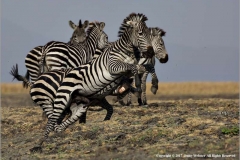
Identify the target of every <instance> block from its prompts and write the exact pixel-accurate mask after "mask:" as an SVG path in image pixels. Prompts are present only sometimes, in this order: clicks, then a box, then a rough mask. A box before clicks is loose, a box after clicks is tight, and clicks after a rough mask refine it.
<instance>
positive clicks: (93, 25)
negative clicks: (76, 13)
mask: <svg viewBox="0 0 240 160" xmlns="http://www.w3.org/2000/svg"><path fill="white" fill-rule="evenodd" d="M99 25H100V22H98V21H94V22H91V23H89V25H88V29H87V35H89V34H90V33H91V32H92V30H93V28H94V27H99Z"/></svg>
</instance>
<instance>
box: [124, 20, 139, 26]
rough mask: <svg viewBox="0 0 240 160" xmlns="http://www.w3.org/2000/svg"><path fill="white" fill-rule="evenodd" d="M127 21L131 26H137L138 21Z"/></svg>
mask: <svg viewBox="0 0 240 160" xmlns="http://www.w3.org/2000/svg"><path fill="white" fill-rule="evenodd" d="M126 23H127V24H128V25H129V26H131V27H137V22H133V21H127V22H126Z"/></svg>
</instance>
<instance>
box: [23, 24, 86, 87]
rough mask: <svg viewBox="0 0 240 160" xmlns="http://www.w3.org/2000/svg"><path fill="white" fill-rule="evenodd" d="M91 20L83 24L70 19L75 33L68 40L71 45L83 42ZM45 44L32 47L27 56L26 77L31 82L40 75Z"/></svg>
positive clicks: (24, 84) (25, 85)
mask: <svg viewBox="0 0 240 160" xmlns="http://www.w3.org/2000/svg"><path fill="white" fill-rule="evenodd" d="M88 24H89V22H88V21H87V20H86V21H85V22H84V23H83V24H82V22H81V20H79V24H78V25H76V24H74V23H73V22H72V21H71V20H70V21H69V26H70V27H71V28H72V29H73V30H74V31H73V34H72V36H71V38H70V41H69V42H68V44H69V45H77V44H78V43H82V42H84V41H85V40H86V37H87V36H86V31H85V29H86V28H87V27H88ZM42 49H43V46H37V47H35V48H34V49H32V50H31V51H30V52H29V53H28V54H27V56H26V58H25V66H26V68H27V73H26V75H25V78H27V79H29V76H30V79H31V82H32V83H34V82H35V81H36V79H37V78H38V77H39V72H40V71H39V70H40V69H39V62H40V59H41V56H42ZM23 86H24V87H27V86H28V85H27V84H26V83H24V82H23Z"/></svg>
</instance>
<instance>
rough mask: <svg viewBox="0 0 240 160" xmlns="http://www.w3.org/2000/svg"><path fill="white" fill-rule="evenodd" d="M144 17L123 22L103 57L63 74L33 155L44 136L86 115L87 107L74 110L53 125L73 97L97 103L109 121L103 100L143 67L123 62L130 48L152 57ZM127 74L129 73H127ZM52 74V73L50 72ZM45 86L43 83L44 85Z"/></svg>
mask: <svg viewBox="0 0 240 160" xmlns="http://www.w3.org/2000/svg"><path fill="white" fill-rule="evenodd" d="M146 20H147V17H146V16H145V15H143V14H136V13H132V14H130V15H129V16H128V17H126V18H125V19H124V20H123V23H122V24H121V27H120V30H119V32H118V36H119V39H118V40H117V41H116V42H114V43H113V44H112V45H110V47H108V48H107V49H105V50H104V52H103V54H101V55H100V56H99V57H97V58H96V59H95V60H94V61H91V62H88V63H87V64H84V65H81V66H80V67H77V68H74V69H73V70H71V71H70V72H69V73H68V74H66V76H65V78H64V79H63V82H62V83H61V85H60V87H59V88H58V90H57V93H56V97H55V100H54V108H53V109H54V110H53V113H52V115H51V116H49V117H50V118H49V119H48V122H47V125H46V129H45V133H44V139H43V140H40V143H39V145H38V146H36V147H34V148H32V149H31V151H32V152H33V151H37V150H38V149H40V148H41V145H42V143H43V142H44V140H45V139H46V138H47V137H48V134H49V133H50V132H51V131H52V130H54V129H55V131H57V132H59V131H62V130H64V129H66V128H67V126H68V125H71V124H72V123H74V122H75V121H76V120H77V119H78V118H79V117H80V116H81V115H82V114H83V113H85V112H86V110H87V108H88V106H89V104H86V105H83V106H82V107H76V108H75V109H76V111H74V113H73V114H72V115H71V117H69V118H68V119H67V120H66V121H64V122H62V123H61V124H60V125H57V126H55V125H56V123H57V120H58V119H59V118H60V116H61V115H62V113H63V112H64V110H65V109H66V108H68V106H69V105H70V104H71V100H72V98H73V97H76V96H84V97H86V98H88V99H89V100H90V101H94V103H96V102H95V101H99V102H100V105H101V106H102V107H105V108H107V110H108V113H107V115H106V117H105V119H104V120H109V119H110V118H111V115H112V112H113V109H112V106H111V105H110V104H109V103H108V102H107V100H106V99H105V97H106V96H107V95H108V94H109V93H111V92H112V90H114V89H115V88H116V87H117V86H118V84H119V82H120V81H121V79H122V76H124V75H126V74H127V73H132V74H134V75H135V77H137V76H136V75H137V72H138V71H141V70H144V67H143V66H141V65H136V64H128V63H125V62H123V61H124V59H126V58H128V57H129V55H130V54H132V53H133V46H136V47H137V48H138V49H139V50H140V51H141V52H142V53H143V54H146V55H148V56H153V48H152V46H151V43H150V38H149V30H148V28H147V26H146V23H145V21H146ZM129 71H131V72H129ZM53 72H54V71H53ZM51 78H53V79H54V77H51ZM46 83H47V82H46ZM135 83H136V87H137V88H138V89H139V88H140V83H139V81H137V79H136V81H135Z"/></svg>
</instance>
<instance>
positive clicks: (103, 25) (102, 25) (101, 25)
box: [99, 22, 105, 30]
mask: <svg viewBox="0 0 240 160" xmlns="http://www.w3.org/2000/svg"><path fill="white" fill-rule="evenodd" d="M99 26H100V30H103V28H104V27H105V23H104V22H100V24H99Z"/></svg>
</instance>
